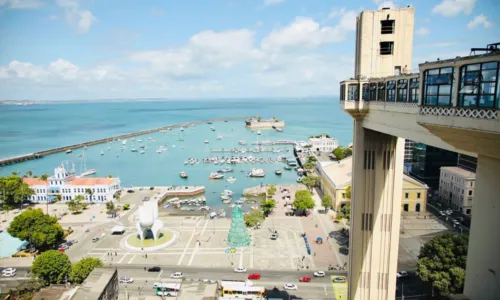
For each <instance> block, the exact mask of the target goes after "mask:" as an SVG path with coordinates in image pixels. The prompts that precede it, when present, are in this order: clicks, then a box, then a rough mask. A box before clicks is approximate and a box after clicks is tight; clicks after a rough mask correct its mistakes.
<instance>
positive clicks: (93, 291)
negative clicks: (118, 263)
mask: <svg viewBox="0 0 500 300" xmlns="http://www.w3.org/2000/svg"><path fill="white" fill-rule="evenodd" d="M114 276H118V275H117V271H116V269H115V268H95V269H94V270H93V271H92V273H90V275H89V276H88V277H87V279H85V281H84V282H83V285H82V286H81V287H80V288H79V289H78V290H77V291H76V293H75V294H74V295H73V297H71V300H94V299H99V297H100V296H101V294H102V293H103V292H104V290H105V289H106V287H107V286H108V283H109V282H110V281H111V279H113V277H114Z"/></svg>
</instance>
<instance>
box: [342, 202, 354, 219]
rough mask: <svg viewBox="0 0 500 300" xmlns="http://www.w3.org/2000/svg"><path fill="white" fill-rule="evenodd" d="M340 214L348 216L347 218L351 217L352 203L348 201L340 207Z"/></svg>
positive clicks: (344, 216)
mask: <svg viewBox="0 0 500 300" xmlns="http://www.w3.org/2000/svg"><path fill="white" fill-rule="evenodd" d="M340 216H341V217H343V218H346V219H347V220H350V219H351V204H350V203H347V204H346V205H344V206H343V207H342V208H341V209H340Z"/></svg>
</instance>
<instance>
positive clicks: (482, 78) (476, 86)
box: [458, 62, 499, 108]
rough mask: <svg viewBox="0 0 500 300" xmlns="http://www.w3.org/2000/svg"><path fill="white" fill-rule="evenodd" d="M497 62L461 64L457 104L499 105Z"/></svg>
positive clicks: (464, 105) (471, 105) (467, 105)
mask: <svg viewBox="0 0 500 300" xmlns="http://www.w3.org/2000/svg"><path fill="white" fill-rule="evenodd" d="M498 69H499V68H498V62H487V63H480V64H473V65H467V66H463V67H462V68H461V69H460V70H461V72H460V73H461V75H460V91H459V92H458V95H459V100H458V105H459V106H461V107H487V108H495V107H499V103H498V102H499V101H498V92H497V85H498Z"/></svg>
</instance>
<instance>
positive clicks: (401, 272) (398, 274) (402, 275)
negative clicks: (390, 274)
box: [396, 271, 409, 278]
mask: <svg viewBox="0 0 500 300" xmlns="http://www.w3.org/2000/svg"><path fill="white" fill-rule="evenodd" d="M408 275H409V274H408V272H406V271H399V272H397V273H396V278H403V277H407V276H408Z"/></svg>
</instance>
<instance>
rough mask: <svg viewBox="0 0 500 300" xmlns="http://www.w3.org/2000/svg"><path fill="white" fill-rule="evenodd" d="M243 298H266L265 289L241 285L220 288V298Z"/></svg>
mask: <svg viewBox="0 0 500 300" xmlns="http://www.w3.org/2000/svg"><path fill="white" fill-rule="evenodd" d="M231 296H233V297H234V296H238V297H241V296H245V299H261V298H262V297H265V296H266V289H265V288H264V287H261V286H247V285H242V284H233V285H229V284H228V285H225V286H223V287H222V297H231Z"/></svg>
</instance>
